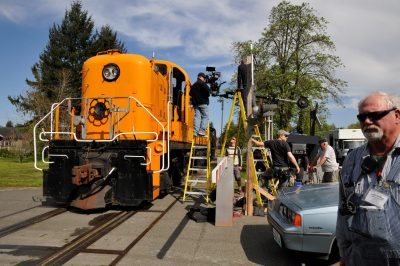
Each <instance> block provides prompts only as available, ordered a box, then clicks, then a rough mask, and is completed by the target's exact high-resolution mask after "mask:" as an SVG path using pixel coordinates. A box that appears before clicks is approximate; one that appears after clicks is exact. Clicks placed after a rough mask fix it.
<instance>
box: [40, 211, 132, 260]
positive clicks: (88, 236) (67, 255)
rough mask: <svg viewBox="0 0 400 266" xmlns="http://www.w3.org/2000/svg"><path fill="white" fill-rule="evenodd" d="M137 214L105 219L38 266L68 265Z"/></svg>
mask: <svg viewBox="0 0 400 266" xmlns="http://www.w3.org/2000/svg"><path fill="white" fill-rule="evenodd" d="M136 213H137V211H131V212H127V211H122V212H117V213H114V214H113V215H110V217H109V218H108V219H105V220H104V221H102V223H100V224H98V225H97V226H96V227H93V228H92V229H91V230H89V231H88V232H86V233H85V234H83V235H81V236H79V237H77V238H75V239H74V240H72V241H71V242H70V243H68V244H66V245H64V246H63V247H61V248H60V249H59V250H57V251H56V252H54V253H52V254H50V255H48V256H47V257H44V258H42V259H40V260H39V261H37V262H36V265H62V264H64V263H66V262H67V261H69V260H70V259H71V258H73V257H75V256H76V255H77V254H79V253H81V252H82V251H83V250H85V249H86V248H87V247H89V246H90V245H91V244H93V243H94V242H96V241H97V240H99V239H100V238H102V237H103V236H105V235H106V234H107V233H109V232H110V231H111V230H113V229H115V228H116V227H118V226H119V225H120V224H122V223H123V222H125V221H126V220H127V219H129V218H130V217H132V216H133V215H134V214H136Z"/></svg>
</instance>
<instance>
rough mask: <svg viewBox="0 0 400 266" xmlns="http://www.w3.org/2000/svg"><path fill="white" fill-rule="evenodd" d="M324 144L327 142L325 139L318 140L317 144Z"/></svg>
mask: <svg viewBox="0 0 400 266" xmlns="http://www.w3.org/2000/svg"><path fill="white" fill-rule="evenodd" d="M325 142H328V141H327V140H326V139H320V140H318V143H319V144H322V143H325Z"/></svg>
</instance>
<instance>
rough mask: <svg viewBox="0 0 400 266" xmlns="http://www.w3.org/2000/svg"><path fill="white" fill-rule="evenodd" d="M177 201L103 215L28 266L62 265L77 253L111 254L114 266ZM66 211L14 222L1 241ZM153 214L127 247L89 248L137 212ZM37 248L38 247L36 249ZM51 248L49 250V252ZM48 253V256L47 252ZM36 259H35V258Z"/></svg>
mask: <svg viewBox="0 0 400 266" xmlns="http://www.w3.org/2000/svg"><path fill="white" fill-rule="evenodd" d="M176 202H178V199H174V200H173V201H172V202H171V203H170V204H169V205H168V206H167V207H166V208H165V209H162V210H134V211H126V210H124V211H118V212H113V213H110V214H107V215H105V216H104V217H102V219H101V220H99V221H98V222H97V223H96V224H95V225H94V226H93V227H92V228H91V229H90V230H88V231H86V232H85V233H83V234H81V235H79V236H77V237H76V238H74V239H73V240H71V241H70V242H69V243H66V244H65V245H64V246H61V247H54V246H53V247H46V246H43V248H44V250H47V252H46V253H45V254H46V255H44V254H43V255H44V257H42V258H40V257H39V259H37V260H33V261H32V260H30V261H29V262H27V263H28V264H29V263H32V265H62V264H64V263H66V262H68V261H69V260H71V259H72V258H74V257H75V256H77V255H78V254H82V253H91V254H106V255H112V261H111V260H110V261H111V263H110V264H109V265H116V264H117V263H118V262H119V261H121V259H122V258H124V256H125V255H126V254H127V253H128V252H129V251H130V250H131V249H132V248H133V247H134V246H135V245H136V244H137V243H138V242H139V241H140V240H141V239H142V238H143V237H144V236H145V235H146V234H147V233H148V232H149V231H150V230H151V229H152V228H153V227H154V226H155V225H156V224H157V223H158V222H159V221H160V220H161V219H162V217H163V216H164V215H165V214H166V213H168V211H169V210H170V209H171V208H172V207H173V206H174V204H175V203H176ZM66 211H67V210H66V209H63V208H60V209H55V210H52V211H50V212H46V213H44V214H41V215H38V216H35V217H33V218H30V219H27V220H25V221H22V222H19V223H16V224H14V225H11V226H8V227H6V228H3V229H1V230H0V238H2V237H4V236H7V235H9V234H12V233H16V232H17V231H19V230H22V229H24V228H26V227H28V226H30V225H33V224H36V223H39V222H42V221H45V220H47V219H49V218H51V217H54V216H57V215H59V214H62V213H64V212H66ZM143 212H147V213H153V214H155V215H154V217H153V216H151V218H149V220H148V222H147V223H146V225H145V227H144V228H143V230H141V231H139V232H138V234H137V235H136V237H134V238H133V239H132V240H129V241H127V242H126V243H127V245H123V246H122V247H121V248H120V249H118V250H115V249H101V248H100V249H98V248H89V247H90V246H91V245H92V244H93V243H95V242H96V241H100V242H101V238H103V237H104V236H106V235H107V234H109V233H111V232H112V230H114V229H115V228H117V227H119V226H123V224H124V222H126V221H127V220H128V219H130V218H131V217H133V216H135V215H136V214H137V213H143ZM36 248H38V247H36ZM49 248H50V249H49ZM49 251H50V254H49V253H48V252H49ZM37 258H38V257H37Z"/></svg>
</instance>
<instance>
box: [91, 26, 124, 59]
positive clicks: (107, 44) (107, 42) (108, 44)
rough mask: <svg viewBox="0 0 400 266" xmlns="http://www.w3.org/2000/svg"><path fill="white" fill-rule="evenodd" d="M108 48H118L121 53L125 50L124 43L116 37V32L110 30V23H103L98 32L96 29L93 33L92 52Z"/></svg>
mask: <svg viewBox="0 0 400 266" xmlns="http://www.w3.org/2000/svg"><path fill="white" fill-rule="evenodd" d="M110 49H119V50H120V51H121V52H123V53H126V51H127V50H126V48H125V45H124V43H123V42H121V41H119V40H118V39H117V33H116V32H114V31H113V30H112V28H111V27H110V25H105V26H102V27H101V29H100V32H98V31H97V30H96V33H95V34H94V41H93V44H92V51H93V52H92V54H97V53H98V52H101V51H106V50H110Z"/></svg>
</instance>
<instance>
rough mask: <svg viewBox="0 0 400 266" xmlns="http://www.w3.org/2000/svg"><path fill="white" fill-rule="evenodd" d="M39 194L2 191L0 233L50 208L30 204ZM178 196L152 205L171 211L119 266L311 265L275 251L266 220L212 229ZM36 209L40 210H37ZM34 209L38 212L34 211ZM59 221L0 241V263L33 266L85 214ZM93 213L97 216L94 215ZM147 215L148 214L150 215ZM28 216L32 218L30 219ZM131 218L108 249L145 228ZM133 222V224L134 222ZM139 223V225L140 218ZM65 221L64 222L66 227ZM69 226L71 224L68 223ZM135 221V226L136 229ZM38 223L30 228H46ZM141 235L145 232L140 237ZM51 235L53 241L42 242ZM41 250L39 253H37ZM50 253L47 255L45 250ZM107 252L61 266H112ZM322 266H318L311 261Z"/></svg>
mask: <svg viewBox="0 0 400 266" xmlns="http://www.w3.org/2000/svg"><path fill="white" fill-rule="evenodd" d="M38 195H41V189H40V188H25V189H2V188H0V230H1V229H2V228H5V227H7V226H9V225H10V223H11V224H12V223H17V222H21V219H28V218H30V217H29V212H31V211H32V210H36V212H37V211H38V210H40V209H45V210H44V211H43V212H45V211H46V212H47V211H49V209H46V208H43V207H41V206H40V203H37V202H33V201H32V196H38ZM178 196H179V195H178V194H171V195H167V196H166V197H164V198H163V199H160V200H157V201H154V202H153V206H152V207H151V208H150V209H149V210H154V211H157V210H160V209H165V207H166V206H169V205H171V203H172V202H174V201H176V200H177V199H178V201H177V202H176V203H175V204H173V206H172V208H171V209H170V210H169V211H168V212H167V213H166V214H165V215H164V216H163V217H162V218H161V220H160V221H158V222H157V223H156V224H155V225H154V227H152V228H151V229H150V230H148V232H146V234H145V235H144V236H143V237H142V238H141V239H140V241H139V242H138V243H136V245H135V246H134V247H133V248H131V249H130V250H129V251H128V252H127V254H126V255H125V256H124V257H123V258H122V259H121V260H120V261H119V262H118V263H117V265H312V264H314V263H307V264H304V259H303V258H301V257H299V256H297V255H295V256H293V253H291V252H289V251H287V250H283V249H281V248H279V247H278V245H277V244H276V243H275V242H274V240H273V238H272V233H271V228H270V226H269V225H268V222H267V219H266V217H259V216H252V217H249V216H241V217H237V218H234V219H233V226H231V227H216V226H214V225H213V224H212V223H208V222H204V223H196V222H195V221H193V220H191V219H189V218H188V217H187V215H186V214H187V212H188V210H189V208H190V207H191V206H193V204H194V202H193V201H187V202H182V200H181V199H180V198H179V197H178ZM36 206H38V207H36ZM35 207H36V208H35ZM62 215H66V216H65V217H64V218H63V219H59V220H58V221H59V222H58V223H59V224H58V227H57V223H54V222H53V224H52V225H51V227H52V228H54V229H52V230H53V231H54V232H53V231H52V232H47V233H43V234H42V235H41V236H40V237H41V241H39V240H37V239H36V240H35V239H29V237H28V236H29V232H25V234H24V233H22V232H24V231H22V232H20V233H18V232H15V233H13V234H10V235H7V236H5V237H3V238H0V254H1V256H0V264H1V265H16V264H18V265H34V264H35V263H32V262H33V261H37V260H38V259H40V258H41V257H43V255H41V254H40V251H44V250H45V248H44V247H50V249H56V248H58V247H59V246H60V245H63V244H56V243H55V241H54V239H53V238H54V237H55V238H57V235H59V237H60V240H61V243H64V244H65V242H66V237H63V234H62V233H63V232H62V231H65V230H67V229H66V228H68V227H70V226H71V228H75V230H73V232H74V233H75V234H76V233H77V232H79V229H80V228H81V227H82V225H84V224H85V223H88V222H87V220H88V216H90V215H87V214H79V213H73V212H66V213H63V214H62ZM97 215H101V213H100V214H97ZM149 215H150V214H149ZM31 216H32V215H31ZM135 217H136V216H133V217H132V218H131V219H132V220H128V222H127V223H124V224H122V225H121V226H120V228H118V231H119V232H118V234H114V235H112V234H110V236H108V243H109V244H108V245H109V246H110V247H116V246H119V245H121V243H122V242H124V241H125V239H127V238H128V239H135V238H136V237H137V235H138V234H140V233H141V232H142V231H143V230H144V229H145V228H146V227H147V226H148V225H149V224H148V222H145V220H144V218H143V217H142V218H140V217H136V218H135ZM135 219H136V220H135ZM141 219H143V221H144V222H143V224H142V225H140V220H141ZM64 223H65V224H64ZM68 223H69V224H68ZM135 223H138V224H139V225H137V224H136V225H135ZM43 227H44V228H40V224H38V225H35V228H32V229H31V230H33V229H35V230H43V231H45V230H50V229H48V228H46V227H45V226H43ZM142 234H143V233H142ZM46 235H50V236H51V237H52V238H51V239H50V238H49V237H48V238H46ZM41 249H42V250H41ZM47 252H48V251H47ZM112 260H113V258H112V256H111V257H110V254H102V255H99V254H90V252H89V253H82V254H79V255H78V256H76V257H75V258H73V259H72V260H71V261H68V262H67V263H65V265H110V262H111V261H112ZM302 263H303V264H302ZM315 265H321V263H320V262H319V263H315Z"/></svg>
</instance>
